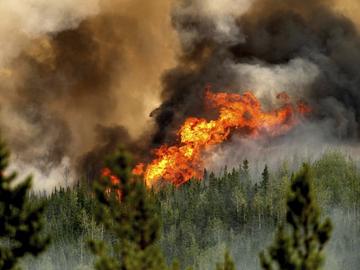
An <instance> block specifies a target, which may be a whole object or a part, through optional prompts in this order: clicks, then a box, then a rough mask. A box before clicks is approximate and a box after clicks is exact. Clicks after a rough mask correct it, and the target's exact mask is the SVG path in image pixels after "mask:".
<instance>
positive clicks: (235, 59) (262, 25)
mask: <svg viewBox="0 0 360 270" xmlns="http://www.w3.org/2000/svg"><path fill="white" fill-rule="evenodd" d="M215 2H217V1H215ZM233 2H234V3H235V2H236V1H233ZM243 2H244V1H243ZM247 2H251V1H247ZM252 2H253V3H252V4H251V6H250V7H249V8H248V9H247V10H246V11H243V12H242V14H240V15H236V14H230V17H231V16H232V17H233V20H228V21H224V18H222V17H220V18H219V17H217V16H207V15H208V14H207V13H206V9H201V4H199V3H200V1H182V4H181V5H179V6H178V8H177V9H175V11H174V14H173V25H174V27H175V28H176V29H177V30H178V31H179V33H180V37H181V38H182V39H181V41H182V49H183V55H182V58H181V61H180V63H179V65H178V67H176V68H175V69H173V70H171V71H170V72H168V73H167V74H166V75H165V76H164V90H163V94H162V95H163V97H164V102H163V104H162V105H161V107H160V108H159V109H157V110H156V111H155V113H154V115H155V119H156V122H157V125H158V127H159V131H158V133H157V134H156V135H155V139H154V142H155V143H156V144H159V143H163V142H164V141H165V142H166V141H167V140H168V139H169V134H170V138H171V130H173V128H174V127H176V126H178V125H179V123H181V122H182V121H183V120H184V118H186V117H188V116H189V115H195V116H197V115H201V114H202V113H203V112H202V111H201V110H199V108H201V106H200V105H201V104H202V103H203V100H202V97H203V89H204V87H205V86H206V85H207V84H212V85H213V89H214V90H224V89H226V90H230V91H235V89H236V91H239V90H247V89H250V90H253V91H254V92H255V93H256V94H257V95H259V96H260V97H263V98H265V99H267V100H271V96H275V93H276V92H281V91H287V92H288V93H289V94H290V95H291V96H292V97H295V98H303V99H305V100H307V101H308V102H309V103H310V104H311V106H312V107H313V109H314V119H313V121H326V122H327V124H328V128H327V130H326V132H328V133H331V134H332V135H333V136H334V137H336V138H342V139H349V138H351V139H354V138H358V131H359V120H360V106H359V105H360V92H359V88H360V72H359V66H360V35H359V32H358V29H357V28H356V26H355V25H354V23H353V21H351V20H350V19H349V18H347V17H345V16H344V15H342V14H340V13H338V12H337V11H336V10H335V2H334V1H329V0H317V1H314V0H305V1H304V0H301V1H300V0H295V1H278V0H258V1H252ZM233 9H234V10H236V7H235V6H233ZM228 15H229V14H228ZM221 20H223V21H221ZM219 21H220V23H223V25H222V27H219ZM260 84H261V85H262V86H260V87H259V85H260ZM266 88H267V90H266ZM275 88H276V89H275Z"/></svg>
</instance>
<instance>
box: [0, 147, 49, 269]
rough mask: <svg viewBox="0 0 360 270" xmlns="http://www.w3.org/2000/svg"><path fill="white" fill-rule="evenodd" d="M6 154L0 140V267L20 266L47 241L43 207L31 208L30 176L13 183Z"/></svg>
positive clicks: (14, 177) (43, 246)
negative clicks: (20, 260) (7, 170)
mask: <svg viewBox="0 0 360 270" xmlns="http://www.w3.org/2000/svg"><path fill="white" fill-rule="evenodd" d="M8 163H9V153H8V151H7V150H6V148H5V145H4V143H3V142H2V141H0V269H1V270H13V269H20V267H19V266H18V261H19V259H20V258H22V257H24V256H25V255H27V254H30V255H34V256H36V255H38V254H39V253H40V252H42V251H43V250H44V249H45V248H46V246H47V245H48V244H49V237H47V236H44V235H43V234H42V230H43V222H42V214H43V211H44V206H43V205H42V206H39V207H36V208H35V207H30V205H29V191H30V188H31V177H28V178H26V179H25V180H24V181H23V182H21V183H19V184H17V185H15V184H14V181H15V179H16V173H11V174H9V175H7V173H6V172H5V170H6V168H7V167H8Z"/></svg>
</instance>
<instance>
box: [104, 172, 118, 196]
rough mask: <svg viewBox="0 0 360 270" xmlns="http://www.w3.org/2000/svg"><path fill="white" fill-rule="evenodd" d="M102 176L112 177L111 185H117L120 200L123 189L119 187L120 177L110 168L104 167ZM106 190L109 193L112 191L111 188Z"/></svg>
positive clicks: (116, 190)
mask: <svg viewBox="0 0 360 270" xmlns="http://www.w3.org/2000/svg"><path fill="white" fill-rule="evenodd" d="M101 176H102V177H108V178H109V179H110V182H111V186H112V187H116V189H115V193H116V196H117V198H118V199H119V200H120V199H121V191H120V188H119V185H120V179H119V178H118V177H117V176H115V175H114V174H113V173H112V172H111V170H110V169H109V168H104V169H103V170H102V172H101ZM105 192H106V193H107V194H108V195H109V194H110V193H111V188H108V189H107V190H106V191H105Z"/></svg>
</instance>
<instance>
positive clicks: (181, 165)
mask: <svg viewBox="0 0 360 270" xmlns="http://www.w3.org/2000/svg"><path fill="white" fill-rule="evenodd" d="M277 98H278V99H279V100H281V101H282V103H283V105H282V106H281V107H280V108H278V109H276V110H273V111H270V112H265V111H264V110H263V109H262V107H261V104H260V102H259V100H258V99H257V98H256V97H255V96H254V95H253V94H252V93H250V92H245V93H244V94H242V95H240V94H230V93H213V92H211V91H209V90H207V91H206V93H205V99H206V101H207V104H208V105H209V107H210V108H214V109H216V110H217V111H218V118H217V119H216V120H207V119H203V118H195V117H190V118H188V119H186V121H185V122H184V124H183V125H182V126H181V127H180V129H179V131H178V133H177V134H178V137H179V143H178V145H174V146H167V145H163V146H161V147H160V148H158V149H156V150H155V151H154V154H155V159H154V160H153V161H152V162H151V163H149V164H148V165H146V166H145V164H143V163H140V164H138V165H137V166H136V167H135V168H134V170H133V173H134V174H136V175H143V176H144V179H145V182H146V184H147V185H148V186H152V185H154V184H155V183H157V181H159V180H160V179H163V180H164V181H167V182H171V183H173V184H175V185H181V184H183V183H185V182H187V181H189V180H190V179H191V178H196V179H201V178H202V177H203V171H204V163H203V160H202V154H203V153H204V151H205V150H208V149H209V148H211V147H212V146H214V145H217V144H220V143H222V142H224V141H225V140H227V139H228V138H229V136H230V134H231V133H232V132H235V131H238V132H241V134H243V135H246V136H251V137H258V136H260V135H268V136H277V135H281V134H284V133H286V132H288V131H289V130H290V129H291V128H292V127H293V126H294V125H296V124H297V123H298V122H299V121H300V119H301V118H300V117H299V116H301V115H304V114H306V113H308V112H310V108H309V107H308V106H307V105H306V104H304V103H302V102H298V103H297V105H293V104H292V103H290V98H289V97H288V95H287V94H286V93H280V94H279V95H278V96H277Z"/></svg>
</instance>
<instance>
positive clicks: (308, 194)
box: [260, 165, 332, 270]
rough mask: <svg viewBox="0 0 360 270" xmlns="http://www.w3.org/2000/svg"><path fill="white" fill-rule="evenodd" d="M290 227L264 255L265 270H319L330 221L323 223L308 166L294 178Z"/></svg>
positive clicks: (290, 195) (281, 233)
mask: <svg viewBox="0 0 360 270" xmlns="http://www.w3.org/2000/svg"><path fill="white" fill-rule="evenodd" d="M286 221H287V226H286V227H285V226H281V227H280V228H279V230H278V232H277V235H276V238H275V241H274V244H273V245H272V246H270V247H269V249H268V252H262V253H261V254H260V260H261V264H262V268H263V269H265V270H275V269H279V270H319V269H321V267H322V265H323V249H324V246H325V244H326V243H327V242H328V240H329V238H330V234H331V229H332V225H331V222H330V220H329V219H326V220H325V221H324V222H321V221H320V210H319V208H318V206H317V204H316V202H315V200H314V195H313V192H312V187H311V176H310V170H309V166H308V165H304V167H303V168H302V170H301V171H300V172H299V173H298V174H297V175H295V176H294V177H293V179H292V184H291V189H290V193H289V196H288V200H287V214H286Z"/></svg>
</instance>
